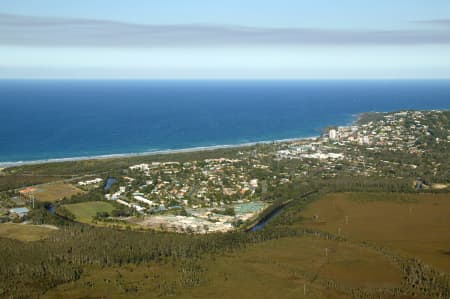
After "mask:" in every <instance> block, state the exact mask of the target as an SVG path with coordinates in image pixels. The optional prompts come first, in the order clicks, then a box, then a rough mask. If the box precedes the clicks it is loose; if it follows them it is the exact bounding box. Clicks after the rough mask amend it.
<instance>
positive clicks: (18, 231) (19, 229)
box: [0, 223, 54, 241]
mask: <svg viewBox="0 0 450 299" xmlns="http://www.w3.org/2000/svg"><path fill="white" fill-rule="evenodd" d="M53 231H54V229H52V228H50V227H46V226H41V225H31V224H17V223H2V224H0V237H3V238H10V239H17V240H20V241H37V240H42V239H44V238H46V237H47V236H48V235H49V234H50V233H52V232H53Z"/></svg>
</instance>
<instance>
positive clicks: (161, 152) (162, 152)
mask: <svg viewBox="0 0 450 299" xmlns="http://www.w3.org/2000/svg"><path fill="white" fill-rule="evenodd" d="M319 137H320V136H318V135H316V136H309V137H294V138H285V139H276V140H262V141H255V142H245V143H236V144H222V145H211V146H197V147H188V148H182V149H166V150H156V151H146V152H135V153H121V154H105V155H94V156H80V157H67V158H50V159H42V160H30V161H11V162H0V169H6V168H10V167H17V166H24V165H37V164H47V163H63V162H73V161H87V160H107V159H117V158H130V157H144V156H153V155H166V154H179V153H192V152H202V151H213V150H218V149H233V148H236V149H237V148H243V147H247V146H255V145H258V144H270V143H273V142H277V143H280V142H294V141H306V140H316V139H317V138H319Z"/></svg>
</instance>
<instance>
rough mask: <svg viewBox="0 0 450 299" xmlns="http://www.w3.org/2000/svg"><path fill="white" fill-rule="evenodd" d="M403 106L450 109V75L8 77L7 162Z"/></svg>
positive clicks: (152, 146)
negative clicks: (237, 78)
mask: <svg viewBox="0 0 450 299" xmlns="http://www.w3.org/2000/svg"><path fill="white" fill-rule="evenodd" d="M402 109H425V110H430V109H450V80H374V81H357V80H349V81H346V80H336V81H327V80H318V81H315V80H303V81H278V80H275V81H269V80H262V81H250V80H244V81H233V80H225V81H216V80H211V81H207V80H198V81H195V80H184V81H182V80H181V81H177V80H172V81H170V80H168V81H164V80H161V81H158V80H154V81H151V80H150V81H128V80H123V81H120V80H117V81H114V80H113V81H96V80H91V81H88V80H86V81H82V80H72V81H71V80H2V81H0V119H1V125H0V166H2V165H3V166H4V165H7V164H5V163H6V162H8V163H9V162H19V161H21V162H27V161H40V160H52V159H64V158H77V157H94V156H105V155H116V154H128V153H143V152H155V151H166V150H180V149H189V148H197V147H210V146H222V145H237V144H243V143H253V142H261V141H272V140H282V139H291V138H301V137H311V136H317V135H320V133H321V132H322V130H323V128H324V127H326V126H329V125H347V124H350V123H351V122H352V121H353V120H354V119H355V116H356V115H357V114H358V113H361V112H366V111H396V110H402Z"/></svg>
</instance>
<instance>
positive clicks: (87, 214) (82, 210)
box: [63, 201, 114, 223]
mask: <svg viewBox="0 0 450 299" xmlns="http://www.w3.org/2000/svg"><path fill="white" fill-rule="evenodd" d="M63 207H64V208H65V209H67V210H68V211H69V212H71V213H72V214H73V215H74V216H75V220H76V221H79V222H84V223H91V222H92V218H93V217H95V215H97V212H108V213H111V212H112V210H114V206H113V205H112V204H110V203H108V202H104V201H89V202H81V203H75V204H68V205H63Z"/></svg>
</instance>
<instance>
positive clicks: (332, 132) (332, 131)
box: [328, 129, 337, 140]
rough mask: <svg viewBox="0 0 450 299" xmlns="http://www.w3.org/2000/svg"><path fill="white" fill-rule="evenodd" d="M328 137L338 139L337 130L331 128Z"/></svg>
mask: <svg viewBox="0 0 450 299" xmlns="http://www.w3.org/2000/svg"><path fill="white" fill-rule="evenodd" d="M328 137H329V138H330V139H331V140H336V137H337V132H336V130H335V129H331V130H330V131H329V132H328Z"/></svg>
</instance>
